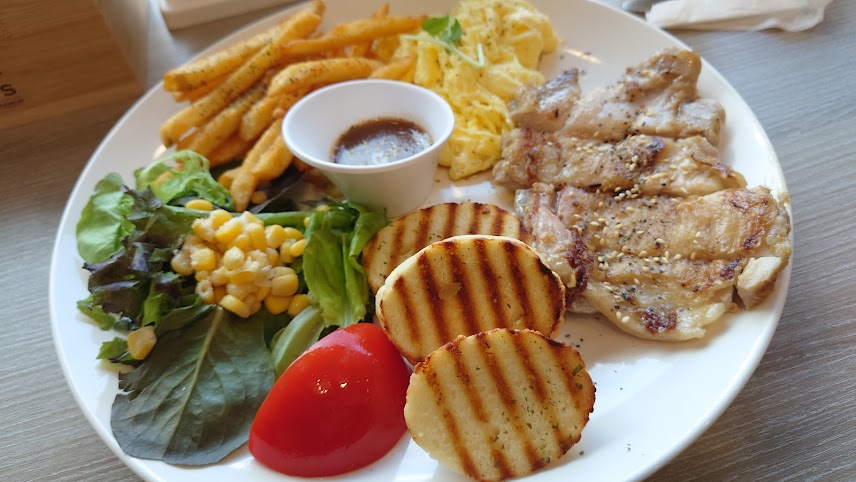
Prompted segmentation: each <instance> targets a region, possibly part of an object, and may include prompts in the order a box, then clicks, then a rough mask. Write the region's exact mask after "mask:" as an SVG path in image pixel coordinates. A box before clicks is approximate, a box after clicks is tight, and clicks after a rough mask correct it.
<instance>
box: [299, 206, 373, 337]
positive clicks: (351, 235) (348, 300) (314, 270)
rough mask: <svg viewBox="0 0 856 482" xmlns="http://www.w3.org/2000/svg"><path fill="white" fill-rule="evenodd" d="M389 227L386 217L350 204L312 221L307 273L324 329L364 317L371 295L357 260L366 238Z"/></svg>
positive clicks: (317, 215) (319, 213) (306, 254)
mask: <svg viewBox="0 0 856 482" xmlns="http://www.w3.org/2000/svg"><path fill="white" fill-rule="evenodd" d="M385 225H386V218H385V217H384V216H383V215H382V214H380V213H377V212H373V211H369V210H368V209H366V208H364V207H363V206H361V205H359V204H357V203H352V202H347V201H346V202H344V203H341V204H339V203H333V204H332V205H331V208H330V210H329V211H317V212H315V213H313V214H312V216H311V217H310V218H309V225H308V226H307V228H306V233H305V237H306V248H305V250H304V254H303V273H304V277H305V280H306V284H307V286H308V287H309V293H310V294H311V295H312V296H314V297H315V298H316V299H317V300H318V304H319V305H320V307H321V312H322V315H323V317H324V323H325V324H326V326H340V327H345V326H349V325H352V324H354V323H357V322H359V321H361V320H363V319H364V318H365V316H366V313H367V311H366V305H367V304H368V303H369V298H370V293H369V287H368V281H367V280H366V274H365V271H364V270H363V267H362V265H361V264H360V259H359V258H360V255H361V253H362V250H363V248H364V247H365V245H366V243H367V242H368V240H369V239H371V238H372V236H374V235H375V233H377V231H378V230H380V229H381V228H382V227H384V226H385ZM343 294H344V296H343Z"/></svg>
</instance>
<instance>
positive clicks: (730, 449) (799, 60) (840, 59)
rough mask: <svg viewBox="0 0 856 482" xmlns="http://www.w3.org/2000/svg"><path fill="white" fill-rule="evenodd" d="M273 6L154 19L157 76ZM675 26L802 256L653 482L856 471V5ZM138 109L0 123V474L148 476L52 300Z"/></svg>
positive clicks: (801, 477)
mask: <svg viewBox="0 0 856 482" xmlns="http://www.w3.org/2000/svg"><path fill="white" fill-rule="evenodd" d="M613 3H617V2H613ZM269 11H270V10H268V11H260V12H255V13H253V14H247V15H243V16H239V17H234V18H230V19H226V20H220V21H217V22H215V23H212V24H208V25H205V26H199V27H194V28H190V29H186V30H182V31H179V32H175V33H173V34H170V33H169V32H168V31H167V30H166V29H165V27H164V26H163V24H162V20H160V18H159V17H158V16H157V15H156V13H155V12H152V13H150V15H149V29H148V31H149V38H148V49H149V52H150V53H149V57H150V58H149V73H148V78H147V82H148V85H153V84H154V83H155V82H156V81H157V80H158V79H159V78H160V76H161V75H162V74H163V72H164V71H165V70H166V69H168V68H170V67H172V66H174V65H175V64H177V63H179V62H181V61H182V60H184V59H186V58H188V57H189V56H190V55H192V54H193V53H195V52H197V51H198V50H199V49H201V48H203V47H204V46H206V45H207V44H209V43H210V42H212V41H214V40H216V39H217V38H219V37H220V36H222V35H224V34H226V33H228V32H230V31H232V30H234V29H236V28H239V27H241V26H243V25H245V24H247V23H249V22H251V21H253V20H255V19H257V18H260V17H261V16H263V15H265V14H266V13H269ZM674 33H675V35H676V36H677V37H678V38H680V39H681V40H683V41H684V42H686V43H687V44H689V45H690V46H691V47H692V48H693V49H695V50H696V51H698V52H699V53H700V54H701V55H702V56H703V57H704V58H705V59H707V60H708V61H709V62H710V63H711V64H712V65H713V66H715V67H716V68H717V69H718V70H719V71H720V72H721V73H722V74H723V75H724V76H725V77H726V78H727V79H728V80H729V81H730V82H731V83H732V84H733V85H734V87H735V88H736V89H737V91H738V92H740V94H741V95H742V96H743V97H744V99H745V100H746V101H747V102H748V104H749V106H750V107H751V108H752V109H753V110H754V112H755V113H756V114H757V116H758V118H759V119H760V121H761V123H762V124H763V126H764V128H765V129H766V131H767V133H768V135H769V137H770V139H771V140H772V143H773V145H774V147H775V149H776V152H777V153H778V155H779V158H780V161H781V163H782V166H783V168H784V172H785V176H786V179H787V182H788V185H789V188H790V191H791V199H792V207H793V221H794V229H795V256H794V258H793V260H792V262H793V263H794V266H793V273H792V279H791V285H790V292H789V294H788V300H787V304H786V305H785V308H784V313H783V316H782V318H781V322H780V325H779V327H778V330H777V331H776V334H775V336H774V338H773V340H772V343H771V344H770V347H769V350H768V351H767V353H766V355H765V356H764V358H763V360H762V361H761V364H760V366H759V367H758V369H757V370H756V371H755V373H754V375H753V376H752V378H751V379H750V380H749V382H748V384H747V385H746V387H745V388H744V389H743V390H742V392H741V393H740V395H739V396H738V397H737V399H736V400H735V401H734V403H733V404H732V405H731V406H730V407H729V408H728V409H727V410H726V411H725V413H724V414H723V415H722V416H721V417H720V418H719V419H718V420H717V421H716V422H714V423H713V424H712V425H711V426H710V427H709V428H708V429H707V431H706V432H705V433H704V434H703V435H702V436H701V437H700V438H699V439H698V440H697V441H696V442H695V443H693V444H692V445H691V446H690V447H689V448H688V449H687V450H685V451H684V452H683V453H682V454H681V455H679V456H678V457H677V458H676V459H674V460H673V461H672V462H670V463H668V464H666V465H665V466H663V467H662V468H660V470H659V471H658V472H656V474H655V475H653V476H652V477H651V478H650V480H652V481H675V480H681V481H683V480H705V481H709V480H712V481H717V480H736V481H786V480H793V481H807V480H842V481H844V480H856V403H854V401H856V329H854V321H856V301H854V300H856V262H854V255H853V254H852V251H851V250H852V249H853V248H852V246H853V245H852V244H851V243H854V241H856V234H854V226H856V196H854V194H856V189H854V188H853V186H852V183H853V180H854V179H856V55H854V53H856V2H854V1H852V0H837V1H835V2H833V3H832V4H831V5H830V6H829V7H828V9H827V15H826V19H825V20H824V22H823V23H821V24H820V25H819V26H817V27H816V28H814V29H812V30H810V31H806V32H800V33H786V32H781V31H765V32H760V33H751V32H689V31H677V32H674ZM131 102H132V101H131V100H128V101H124V102H116V103H112V104H109V105H105V106H100V107H97V108H90V109H87V110H84V111H82V112H77V113H74V114H69V115H64V116H61V117H60V118H56V119H51V120H47V121H43V122H39V123H37V124H32V125H28V126H24V127H19V128H15V129H7V130H5V131H2V132H0V166H2V167H3V170H2V173H0V236H2V240H3V247H2V249H0V273H3V276H2V277H0V293H2V295H3V298H4V299H5V301H4V302H3V303H2V305H3V306H2V307H0V313H2V316H0V480H5V481H111V482H115V481H138V480H140V479H139V478H138V477H137V476H136V475H135V474H133V473H132V472H131V471H130V470H129V469H128V468H126V467H125V466H124V465H123V464H122V462H120V461H119V459H118V458H116V457H115V456H114V455H113V453H112V452H110V450H109V449H108V448H107V446H106V445H105V444H104V443H103V442H102V441H101V440H100V439H99V438H98V436H97V435H96V434H95V432H94V430H93V429H92V427H90V426H89V424H88V423H87V422H86V420H85V419H84V417H83V415H82V413H81V411H80V409H79V408H78V407H77V405H76V404H75V401H74V399H73V398H72V395H71V392H70V391H69V388H68V386H67V384H66V382H65V380H64V378H63V375H62V371H61V369H60V366H59V363H58V361H57V357H56V354H55V352H54V347H53V342H52V339H51V332H50V323H49V314H48V308H47V303H46V301H47V285H48V269H49V263H50V256H51V248H52V244H53V240H54V235H55V232H56V227H57V225H58V222H59V218H60V215H61V212H62V209H63V206H64V204H65V201H66V199H67V197H68V195H69V192H70V190H71V187H72V185H73V183H74V181H75V179H76V178H77V175H78V174H79V172H80V170H81V169H82V167H83V166H84V164H85V163H86V161H87V160H88V158H89V156H90V155H91V154H92V152H93V150H94V149H95V148H96V147H97V145H98V143H99V142H100V141H101V139H102V138H103V136H104V135H105V134H106V133H107V132H108V130H109V129H110V127H111V126H112V125H113V124H114V122H116V120H117V119H118V118H119V117H120V116H121V115H122V114H123V112H124V111H125V110H126V109H127V108H128V107H129V106H130V104H131ZM848 246H849V247H848Z"/></svg>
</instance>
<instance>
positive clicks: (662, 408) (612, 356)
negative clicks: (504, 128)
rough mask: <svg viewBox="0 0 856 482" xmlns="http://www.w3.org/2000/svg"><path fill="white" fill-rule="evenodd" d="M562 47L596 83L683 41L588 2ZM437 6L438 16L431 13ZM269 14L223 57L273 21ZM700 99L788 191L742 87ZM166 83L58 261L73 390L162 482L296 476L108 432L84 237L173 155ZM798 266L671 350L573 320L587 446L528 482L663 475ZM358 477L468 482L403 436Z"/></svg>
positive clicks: (477, 189) (77, 206)
mask: <svg viewBox="0 0 856 482" xmlns="http://www.w3.org/2000/svg"><path fill="white" fill-rule="evenodd" d="M392 3H393V5H392V11H393V13H429V14H442V13H444V12H446V11H448V7H449V6H450V5H451V4H452V1H451V0H444V1H436V2H430V3H429V2H424V1H421V0H404V1H394V2H392ZM534 3H536V4H537V6H538V7H539V8H540V9H541V10H542V11H544V12H545V13H547V14H548V15H549V16H550V18H551V19H552V22H553V24H554V26H555V28H556V30H557V31H558V32H559V33H560V34H561V36H562V37H563V38H564V44H563V46H562V51H561V52H559V53H557V54H556V55H552V56H550V57H549V58H546V59H545V60H544V63H543V70H544V71H545V73H547V74H548V75H551V74H553V73H555V72H557V70H558V69H559V68H561V67H565V66H577V67H580V68H582V69H583V70H584V71H585V72H586V75H585V76H584V77H583V85H584V88H590V87H592V86H594V85H596V84H599V83H604V82H610V81H613V80H615V79H616V78H617V77H618V76H619V75H620V74H621V73H622V72H623V70H624V69H625V67H627V66H629V65H634V64H637V63H638V62H640V61H641V60H643V59H644V58H646V57H648V56H650V55H651V54H653V53H654V52H656V51H657V50H659V49H661V48H665V47H669V46H683V44H681V43H680V42H679V41H677V40H676V39H674V38H672V37H670V36H669V35H667V34H665V33H663V32H661V31H659V30H656V29H654V28H651V27H649V26H648V25H646V24H645V23H644V22H642V21H640V20H639V19H637V18H635V17H632V16H630V15H627V14H624V13H623V12H620V11H618V10H614V9H611V8H609V7H606V6H603V5H602V4H596V3H589V2H586V1H583V0H574V1H570V0H564V1H554V2H547V1H535V2H534ZM379 4H380V0H372V1H361V2H348V1H345V0H329V4H328V9H327V15H326V19H325V25H324V26H322V28H327V27H328V26H329V25H330V24H331V23H334V22H339V21H343V20H348V19H353V18H357V17H363V16H367V15H369V14H370V13H371V12H373V11H374V9H375V8H376V7H377V6H378V5H379ZM426 9H430V11H428V12H426V11H425V10H426ZM274 21H275V19H274V18H271V19H267V20H265V21H262V22H260V23H259V24H256V25H253V26H251V27H249V28H248V29H245V30H244V31H241V32H238V33H236V34H234V35H232V36H231V37H229V38H227V39H225V40H223V41H222V42H220V43H218V44H217V45H215V46H213V47H212V48H218V47H222V46H224V45H226V44H228V43H230V42H232V41H234V40H235V39H237V38H238V37H243V36H248V35H250V34H251V33H254V32H256V31H258V30H260V29H261V28H263V27H265V26H268V25H272V24H273V22H274ZM699 88H700V91H701V94H702V95H703V96H705V97H712V98H714V99H716V100H718V101H719V102H721V103H722V104H723V105H724V107H725V110H726V112H727V121H726V124H725V128H724V132H723V136H722V144H721V146H720V147H721V154H722V158H723V159H724V160H725V161H726V162H728V163H730V164H731V165H732V166H733V167H734V168H736V169H737V170H738V171H740V172H742V173H743V174H744V175H745V176H746V179H747V181H748V182H749V185H750V186H751V185H758V184H763V185H767V186H769V187H771V188H773V189H774V191H778V192H785V191H786V187H785V181H784V176H783V174H782V171H781V168H780V166H779V164H778V161H777V159H776V155H775V152H774V151H773V148H772V146H771V145H770V142H769V140H768V139H767V136H766V135H765V133H764V131H763V129H762V127H761V125H760V124H759V122H758V120H757V119H756V118H755V116H754V114H753V113H752V112H751V111H750V109H749V108H748V107H747V105H746V104H745V103H744V101H743V100H742V99H741V98H740V96H739V95H738V94H737V92H735V91H734V89H733V88H732V87H731V86H730V85H729V84H728V83H727V82H726V81H725V79H723V78H722V76H721V75H719V74H718V73H717V72H716V71H715V70H714V69H713V68H712V67H711V66H710V65H708V64H704V68H703V70H702V75H701V78H700V80H699ZM178 108H179V106H178V105H177V104H176V103H174V102H173V101H172V99H171V98H170V96H169V95H167V94H166V93H165V92H164V91H163V90H162V88H161V86H160V85H158V86H156V87H155V88H154V89H153V90H152V91H150V92H149V93H148V94H146V95H145V96H143V97H142V98H141V99H140V101H139V102H137V104H136V105H135V106H134V107H133V108H132V109H131V110H129V111H128V113H127V114H126V115H125V116H124V117H123V118H122V119H121V120H120V121H119V122H118V123H117V124H116V126H115V127H114V128H113V130H112V131H111V132H110V133H109V134H108V135H107V137H106V138H105V139H104V141H103V142H102V144H101V146H100V147H99V148H98V150H97V151H96V152H95V154H94V155H93V156H92V159H90V161H89V163H88V165H87V166H86V168H85V169H84V171H83V173H82V174H81V176H80V179H79V180H78V182H77V185H76V186H75V188H74V191H73V192H72V195H71V198H70V199H69V202H68V205H67V207H66V210H65V214H64V215H63V218H62V221H61V224H60V228H59V232H58V235H57V240H56V245H55V247H54V253H53V263H52V265H51V280H50V309H51V319H52V325H53V333H54V339H55V343H56V349H57V353H58V355H59V360H60V363H61V364H62V366H63V369H64V371H65V375H66V378H67V380H68V382H69V385H70V386H71V389H72V391H73V393H74V395H75V397H76V398H77V401H78V402H79V404H80V407H81V409H82V410H83V412H84V413H85V414H86V416H87V418H88V419H89V421H90V422H91V423H92V425H93V426H94V427H95V429H96V431H97V432H98V433H99V435H100V436H101V437H102V438H103V439H104V441H105V443H106V444H107V445H108V446H109V447H110V448H111V449H112V450H113V451H114V452H115V453H116V454H117V455H118V457H120V458H121V459H122V460H123V461H124V462H125V463H127V464H128V466H129V467H130V468H131V469H133V470H134V471H135V472H137V473H138V474H139V475H140V476H142V477H143V478H144V479H147V480H151V481H170V482H174V481H182V482H194V481H204V482H218V481H234V480H253V481H257V482H261V481H284V480H288V477H285V476H283V475H280V474H277V473H274V472H272V471H269V470H267V469H265V468H264V467H262V466H261V465H260V464H258V463H257V462H256V461H255V460H254V459H253V458H252V457H251V456H250V455H249V452H248V451H247V450H246V448H243V449H240V450H238V451H236V452H235V453H234V454H232V455H230V456H229V457H228V458H227V459H226V460H225V461H223V462H222V463H219V464H216V465H212V466H208V467H204V468H183V467H174V466H170V465H167V464H164V463H161V462H155V461H147V460H139V459H135V458H132V457H128V456H126V455H125V454H124V453H123V452H122V451H121V449H119V447H118V445H117V444H116V441H115V440H114V438H113V436H112V434H111V431H110V405H111V403H112V401H113V398H114V396H115V395H116V392H117V381H116V373H115V371H114V370H113V369H112V368H111V367H109V366H107V365H104V364H100V363H99V362H97V361H96V360H95V355H96V353H97V351H98V347H99V345H100V343H101V342H102V341H105V340H107V339H109V338H111V337H112V336H113V335H112V334H111V333H108V332H102V331H100V330H98V329H97V328H96V327H95V326H94V325H93V324H91V323H89V322H87V320H86V319H85V318H84V317H83V316H81V315H79V314H78V312H77V310H76V309H75V302H76V301H77V300H79V299H81V298H84V297H85V296H86V295H87V292H86V273H85V271H84V270H82V269H81V264H82V262H81V260H80V258H79V257H78V255H77V250H76V248H75V239H74V229H75V225H76V223H77V220H78V218H79V215H80V211H81V209H82V208H83V206H84V204H85V203H86V201H87V199H88V197H89V196H90V194H91V193H92V190H93V188H94V186H95V183H96V182H97V181H98V180H99V179H101V178H102V177H104V176H105V175H106V174H107V173H109V172H111V171H116V172H119V173H120V174H122V175H123V176H124V178H125V179H126V180H129V179H131V172H132V171H133V169H135V168H137V167H141V166H144V165H147V164H148V163H149V162H151V161H152V160H153V159H155V158H156V157H158V156H159V155H160V154H162V152H163V148H162V147H161V143H160V141H159V139H158V127H159V125H160V123H161V122H163V121H164V120H165V119H167V118H168V117H169V115H170V114H172V113H173V112H175V111H177V110H178ZM438 186H440V187H438V189H437V191H436V192H435V193H434V194H433V195H432V199H431V200H430V201H429V203H433V202H436V201H441V200H464V199H474V200H478V201H492V202H497V203H506V202H507V201H508V196H507V195H504V194H502V193H498V192H496V191H494V190H493V189H492V188H491V187H490V185H489V183H487V182H486V181H485V180H484V179H483V178H482V179H476V180H472V181H469V182H466V183H464V184H461V185H459V186H457V187H451V186H449V185H448V182H446V181H442V182H440V183H439V184H438ZM789 279H790V267H788V269H787V270H786V271H785V272H784V273H782V275H781V276H780V278H779V282H778V285H777V286H776V291H775V293H774V294H773V295H772V296H771V297H770V299H769V300H768V301H767V302H766V303H765V304H763V305H762V306H760V307H758V308H756V309H754V310H753V311H751V312H740V313H738V314H734V315H729V316H726V317H725V318H724V319H722V320H721V321H719V322H717V323H716V324H715V325H714V326H713V327H711V328H710V329H709V331H708V335H707V336H706V337H705V338H704V339H703V340H699V341H694V342H688V343H681V344H667V343H658V342H650V341H643V340H638V339H635V338H633V337H631V336H630V335H626V334H624V333H622V332H619V331H618V330H617V329H615V328H613V327H612V325H611V324H609V323H608V322H605V321H599V320H596V319H572V320H570V321H569V322H567V323H566V324H565V331H564V332H563V334H562V336H561V338H560V339H561V340H562V341H565V342H568V343H572V344H574V345H579V351H580V352H581V354H582V355H583V357H584V359H585V360H586V362H587V364H588V366H589V369H590V372H591V376H592V378H593V379H594V381H595V383H596V384H597V402H596V404H595V410H594V413H593V414H592V417H591V421H590V423H589V424H588V426H587V427H586V428H585V431H584V432H583V436H582V440H581V442H580V443H579V444H577V445H576V446H574V447H573V448H572V449H571V451H570V452H569V453H568V455H566V456H565V457H564V458H562V459H561V460H559V461H557V462H556V463H553V464H552V465H550V467H549V468H547V469H545V470H542V471H540V472H538V473H536V474H534V475H532V476H531V477H530V478H528V479H527V480H539V481H547V480H559V479H560V478H561V480H610V481H618V480H639V479H642V478H644V477H646V476H647V475H649V474H651V473H653V472H654V471H655V470H657V469H658V468H660V467H662V466H663V465H664V464H665V463H666V462H668V461H669V460H670V459H671V458H672V457H674V456H675V455H677V454H678V453H679V452H680V451H681V450H683V449H684V448H685V447H686V446H687V445H689V444H690V443H691V442H692V441H693V440H695V438H696V437H698V436H699V435H700V434H701V433H702V432H703V431H704V430H705V429H706V428H707V427H708V426H710V424H711V423H713V421H714V420H715V419H716V417H717V416H719V415H720V414H721V413H722V412H723V410H725V408H726V407H727V406H728V404H729V403H731V401H732V400H733V399H734V397H735V396H736V395H737V393H738V392H739V390H740V389H741V388H742V387H743V385H744V383H745V382H746V381H747V379H748V378H749V376H750V375H751V373H752V371H753V370H754V369H755V367H756V365H757V364H758V362H759V361H760V359H761V356H762V355H763V354H764V351H765V350H766V348H767V344H768V343H769V341H770V338H771V337H772V335H773V332H774V330H775V328H776V324H777V323H778V319H779V316H780V314H781V310H782V307H783V305H784V302H785V295H786V293H787V287H788V282H789ZM341 478H342V479H347V480H366V481H368V480H371V481H387V480H402V481H403V480H407V481H418V480H444V481H445V480H466V479H465V478H464V477H462V476H458V475H455V474H453V473H451V472H449V471H448V470H446V469H444V468H441V467H438V465H437V463H436V462H434V461H433V460H432V459H430V458H429V457H428V456H427V455H426V454H425V452H423V451H422V450H421V449H420V448H419V447H418V446H416V445H415V444H413V443H412V441H411V440H410V438H409V437H408V436H405V437H404V438H403V439H402V440H401V442H400V443H399V444H398V445H397V446H396V448H395V449H393V451H392V452H391V453H389V454H388V455H387V456H386V457H385V458H383V459H382V460H380V461H379V462H377V463H375V464H373V465H371V466H370V467H368V468H366V469H363V470H360V471H356V472H352V473H350V474H347V475H345V476H342V477H341Z"/></svg>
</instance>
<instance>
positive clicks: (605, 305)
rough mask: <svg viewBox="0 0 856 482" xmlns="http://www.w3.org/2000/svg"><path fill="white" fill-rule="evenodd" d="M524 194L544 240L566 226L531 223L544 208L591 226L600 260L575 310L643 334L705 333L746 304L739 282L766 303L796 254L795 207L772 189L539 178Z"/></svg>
mask: <svg viewBox="0 0 856 482" xmlns="http://www.w3.org/2000/svg"><path fill="white" fill-rule="evenodd" d="M515 202H516V204H517V210H518V211H519V212H521V213H526V214H525V216H524V218H523V219H524V222H525V224H526V225H527V227H529V228H530V229H531V230H532V233H533V235H534V237H535V239H536V241H535V243H536V245H537V243H539V242H546V241H544V240H551V239H556V238H557V235H556V230H558V229H559V227H558V224H557V223H555V222H554V223H553V224H551V225H550V226H549V229H544V227H543V226H539V225H537V224H531V225H530V224H529V223H530V220H531V219H533V218H536V217H537V216H542V217H546V216H551V215H552V216H555V217H556V219H558V220H559V221H560V224H561V226H563V227H564V228H565V233H570V232H573V231H578V232H580V233H581V236H582V238H583V242H584V244H585V251H586V253H587V254H588V256H589V259H590V260H591V262H590V263H589V264H588V265H587V269H586V275H587V283H586V286H585V289H584V290H583V291H582V294H581V297H580V298H579V299H577V300H576V301H575V302H574V303H573V304H570V305H569V307H570V310H571V311H580V312H592V311H594V312H600V313H601V314H603V315H604V316H606V317H607V318H608V319H609V320H610V321H612V322H613V323H615V324H616V325H617V326H618V327H619V328H621V329H622V330H625V331H627V332H630V333H632V334H634V335H636V336H639V337H642V338H653V339H660V340H673V341H678V340H686V339H691V338H698V337H701V336H703V335H704V333H705V330H704V326H705V325H707V324H709V323H711V322H713V321H715V320H717V319H719V318H720V317H721V316H722V315H723V314H724V313H726V312H729V311H733V310H736V309H737V308H738V306H737V305H736V304H735V303H734V301H733V298H734V295H735V289H736V294H737V295H738V296H739V297H740V299H741V300H742V301H743V304H744V305H745V306H746V307H747V308H751V307H752V306H755V305H756V304H757V303H759V302H761V301H763V299H764V298H765V297H766V296H767V295H768V294H769V292H770V290H771V289H772V286H773V284H774V283H775V280H776V278H777V276H778V274H779V272H780V271H781V270H782V269H783V268H784V266H786V265H787V263H788V259H789V257H790V253H791V247H790V243H789V241H788V237H787V236H788V232H789V230H790V220H789V217H788V214H787V211H785V210H784V208H782V206H781V205H780V204H779V203H778V202H777V201H776V199H775V198H773V197H772V196H771V195H770V193H769V192H768V191H767V190H765V189H763V188H753V189H730V190H724V191H719V192H715V193H712V194H709V195H707V196H700V197H696V198H687V197H684V198H668V197H647V198H635V199H623V198H619V197H617V196H614V195H608V194H602V193H597V192H589V191H586V190H583V189H579V188H574V187H569V186H566V187H565V188H563V189H561V190H560V191H558V192H557V191H556V190H554V189H553V187H552V186H549V185H544V184H536V185H535V186H534V187H533V188H532V189H528V190H520V191H518V192H517V196H516V200H515ZM537 210H545V211H547V214H538V213H535V212H533V211H537ZM568 235H569V234H563V236H568ZM539 240H541V241H539ZM744 273H745V274H746V276H747V278H746V279H745V280H742V279H741V278H742V277H743V275H744Z"/></svg>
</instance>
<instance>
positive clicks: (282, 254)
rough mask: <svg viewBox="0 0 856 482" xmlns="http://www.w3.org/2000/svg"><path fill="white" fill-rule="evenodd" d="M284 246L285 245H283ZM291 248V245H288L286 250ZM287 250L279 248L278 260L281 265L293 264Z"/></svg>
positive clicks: (292, 259) (292, 257) (292, 258)
mask: <svg viewBox="0 0 856 482" xmlns="http://www.w3.org/2000/svg"><path fill="white" fill-rule="evenodd" d="M283 246H285V244H283ZM290 247H291V244H288V248H290ZM288 248H280V250H279V260H280V261H282V264H291V263H293V262H294V256H292V255H291V253H290V252H289V250H288Z"/></svg>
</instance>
